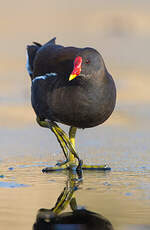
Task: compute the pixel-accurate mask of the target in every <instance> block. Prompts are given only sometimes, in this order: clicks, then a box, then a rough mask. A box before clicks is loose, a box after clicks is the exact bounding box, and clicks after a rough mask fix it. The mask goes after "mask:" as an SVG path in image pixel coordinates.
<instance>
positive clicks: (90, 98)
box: [27, 38, 116, 128]
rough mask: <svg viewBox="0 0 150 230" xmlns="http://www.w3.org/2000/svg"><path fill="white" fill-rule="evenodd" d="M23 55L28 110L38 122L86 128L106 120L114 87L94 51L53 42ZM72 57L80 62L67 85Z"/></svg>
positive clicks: (110, 109) (29, 48) (113, 105)
mask: <svg viewBox="0 0 150 230" xmlns="http://www.w3.org/2000/svg"><path fill="white" fill-rule="evenodd" d="M27 52H28V56H29V58H28V69H30V76H31V79H32V88H31V100H32V106H33V108H34V110H35V113H36V114H37V116H38V117H39V118H40V119H41V120H44V119H48V120H50V121H56V122H60V123H63V124H66V125H69V126H73V127H77V128H89V127H94V126H97V125H99V124H102V123H103V122H104V121H105V120H107V119H108V117H109V116H110V115H111V113H112V112H113V110H114V107H115V103H116V87H115V84H114V81H113V79H112V77H111V75H110V74H109V73H108V71H107V69H106V66H105V64H104V61H103V59H102V56H101V55H100V54H99V52H98V51H96V50H95V49H93V48H88V47H87V48H75V47H64V46H60V45H56V44H55V38H54V39H52V40H50V41H49V42H47V43H46V44H44V45H40V44H39V43H34V45H31V46H28V47H27ZM76 57H81V58H82V64H81V72H80V74H78V76H77V77H75V78H74V79H73V80H71V81H69V76H70V74H71V73H72V71H73V69H74V61H75V59H76Z"/></svg>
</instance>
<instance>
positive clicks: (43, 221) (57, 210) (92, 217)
mask: <svg viewBox="0 0 150 230" xmlns="http://www.w3.org/2000/svg"><path fill="white" fill-rule="evenodd" d="M80 178H81V175H79V174H77V173H75V172H74V173H73V172H70V171H68V179H67V182H66V186H65V187H64V190H63V192H62V193H61V194H60V196H59V197H58V199H57V202H56V204H55V206H54V207H53V208H51V209H40V210H39V211H38V213H37V217H36V222H35V223H34V225H33V230H91V229H92V230H114V228H113V226H112V224H111V223H110V221H109V220H108V219H106V218H105V217H103V216H102V215H100V214H98V213H95V212H92V211H89V210H86V209H84V208H82V209H81V208H79V207H78V205H77V202H76V198H75V191H77V190H78V188H79V186H80V184H81V182H82V181H81V180H80ZM68 204H69V205H70V208H71V210H72V211H71V212H63V213H61V212H62V211H63V210H64V209H65V208H66V207H67V205H68Z"/></svg>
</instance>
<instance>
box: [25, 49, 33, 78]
mask: <svg viewBox="0 0 150 230" xmlns="http://www.w3.org/2000/svg"><path fill="white" fill-rule="evenodd" d="M26 57H27V62H26V68H27V71H28V73H29V75H30V76H31V75H32V74H33V71H32V69H31V66H30V63H29V55H28V51H26Z"/></svg>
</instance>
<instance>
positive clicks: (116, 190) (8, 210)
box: [0, 126, 150, 230]
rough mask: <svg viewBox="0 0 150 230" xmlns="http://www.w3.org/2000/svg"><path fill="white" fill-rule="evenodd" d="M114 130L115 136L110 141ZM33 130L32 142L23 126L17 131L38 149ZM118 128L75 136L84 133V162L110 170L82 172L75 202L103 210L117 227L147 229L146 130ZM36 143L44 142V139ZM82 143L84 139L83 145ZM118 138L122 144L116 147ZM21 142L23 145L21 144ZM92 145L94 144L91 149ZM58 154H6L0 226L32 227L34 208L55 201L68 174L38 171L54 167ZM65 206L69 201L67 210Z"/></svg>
mask: <svg viewBox="0 0 150 230" xmlns="http://www.w3.org/2000/svg"><path fill="white" fill-rule="evenodd" d="M114 128H115V134H116V135H115V136H116V137H115V139H114V138H113V139H112V135H113V132H114ZM28 129H29V128H28ZM34 129H35V130H36V126H35V127H34V126H33V127H32V128H31V127H30V129H29V130H30V134H31V133H32V135H33V137H34V138H35V139H36V141H35V140H34V138H33V141H32V140H31V139H30V141H29V140H28V138H30V137H28V135H27V133H26V132H27V130H25V133H26V136H25V134H24V132H22V131H21V130H20V132H19V134H18V135H19V136H21V134H22V136H23V137H26V143H27V142H29V143H30V144H32V147H33V149H34V147H35V146H34V145H36V148H38V142H37V137H40V135H41V133H40V131H39V134H37V137H35V136H34V134H35V133H36V131H35V130H34ZM108 130H109V131H108ZM107 132H109V135H108V133H107ZM118 132H119V133H118V135H117V127H111V126H109V129H108V128H107V127H99V128H96V129H91V132H90V131H89V130H86V131H85V135H86V136H84V135H83V134H84V133H83V132H82V131H79V133H78V134H79V137H80V135H81V134H82V135H81V137H80V138H81V139H82V140H80V141H81V143H80V142H79V145H80V146H79V147H80V149H82V150H83V149H84V154H81V156H82V157H83V159H85V162H87V163H89V162H92V163H105V162H107V163H109V165H110V166H111V168H112V170H111V171H107V172H101V171H90V172H88V171H84V172H83V183H81V184H80V186H79V189H78V190H77V191H76V192H75V194H76V200H77V204H78V205H79V206H81V207H84V208H86V209H87V210H90V211H94V212H96V213H99V214H102V215H103V216H105V217H106V218H107V219H109V221H111V223H112V224H113V226H114V228H115V229H117V230H130V229H134V228H135V229H138V228H139V229H143V230H144V229H149V228H150V226H149V225H150V220H149V212H150V183H149V181H150V159H149V158H150V156H149V154H148V149H149V142H148V141H147V143H146V138H145V137H146V136H147V133H145V132H143V133H141V132H142V129H141V132H140V134H137V135H136V133H135V132H134V131H133V130H132V132H131V130H130V131H129V130H126V129H124V132H123V131H122V132H120V131H118ZM120 133H121V135H120ZM144 134H145V137H144ZM45 135H46V134H45ZM97 136H99V138H97ZM48 137H49V140H50V143H52V142H53V135H52V134H51V135H50V134H49V135H48ZM79 137H78V138H79ZM106 137H107V138H106ZM43 138H44V137H43ZM78 138H77V139H78ZM94 138H95V139H94ZM126 138H129V140H130V142H128V144H127V142H126ZM105 139H107V141H106V140H105ZM132 139H133V141H132ZM86 140H88V142H86ZM98 140H101V141H98ZM123 140H124V142H123ZM43 141H44V140H43ZM46 141H47V140H46ZM40 142H41V143H42V137H41V140H40ZM85 142H86V143H87V145H86V148H85ZM118 142H119V143H120V144H119V146H120V147H119V149H118V147H117V146H116V145H117V143H118ZM139 142H140V143H139ZM92 143H93V144H92ZM108 143H110V144H109V145H108ZM125 143H126V144H125ZM141 143H143V145H144V143H145V144H147V148H145V149H144V148H142V147H141ZM21 145H22V146H23V145H24V147H25V143H24V144H23V143H21ZM39 145H41V144H40V143H39ZM101 145H102V146H103V147H102V148H101ZM91 146H94V149H93V150H92V147H91ZM127 146H128V150H127V149H126V148H127ZM48 147H49V146H48ZM57 147H58V146H57V145H56V146H55V144H53V145H51V151H53V148H54V149H57ZM135 148H136V150H135ZM8 149H9V148H8ZM95 149H97V151H96V150H95ZM125 149H126V151H124V150H125ZM8 156H9V158H8ZM59 158H62V154H59V153H57V151H56V153H52V154H51V155H49V154H45V155H44V154H43V156H40V155H38V154H37V155H36V154H28V155H26V156H25V155H24V153H22V156H21V157H20V158H19V157H18V156H17V157H14V156H13V154H12V155H10V154H9V153H7V157H4V158H2V159H1V162H0V165H1V175H0V203H1V209H0V223H1V224H0V225H1V227H2V229H9V228H10V226H11V229H12V230H13V229H15V230H17V229H18V230H19V229H20V228H21V229H31V227H32V225H33V223H34V222H35V219H36V214H37V211H38V210H39V209H40V208H47V209H48V208H49V209H50V208H52V207H53V206H54V205H55V203H56V201H57V198H58V196H59V195H60V193H61V192H62V191H63V188H64V187H65V186H66V181H67V178H68V172H65V171H62V172H53V173H49V174H45V173H42V172H41V170H42V168H44V167H47V166H49V165H53V164H54V163H55V161H56V160H58V159H59ZM100 159H101V160H100ZM69 210H70V209H69V205H68V207H67V208H66V210H65V211H69ZM147 226H149V227H147Z"/></svg>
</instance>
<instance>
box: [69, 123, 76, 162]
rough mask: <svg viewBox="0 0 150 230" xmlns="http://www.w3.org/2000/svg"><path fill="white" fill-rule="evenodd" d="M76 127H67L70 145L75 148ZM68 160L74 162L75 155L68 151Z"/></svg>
mask: <svg viewBox="0 0 150 230" xmlns="http://www.w3.org/2000/svg"><path fill="white" fill-rule="evenodd" d="M76 131H77V128H76V127H70V129H69V139H70V142H71V144H72V147H73V148H74V149H75V135H76ZM69 160H70V161H71V162H73V163H76V159H75V156H74V155H73V154H72V152H70V153H69Z"/></svg>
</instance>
